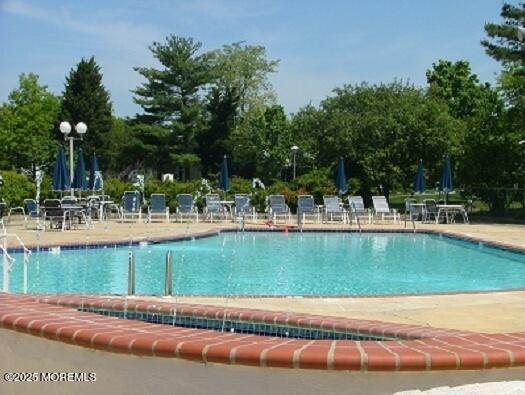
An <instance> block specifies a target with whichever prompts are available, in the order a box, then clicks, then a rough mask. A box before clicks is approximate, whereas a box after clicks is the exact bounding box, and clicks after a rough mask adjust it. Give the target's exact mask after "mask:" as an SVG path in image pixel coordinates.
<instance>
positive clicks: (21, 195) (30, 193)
mask: <svg viewBox="0 0 525 395" xmlns="http://www.w3.org/2000/svg"><path fill="white" fill-rule="evenodd" d="M0 174H1V175H2V177H3V178H4V183H3V185H2V186H0V199H4V200H5V201H6V203H7V204H8V205H9V206H11V207H13V206H22V205H23V203H24V199H31V198H34V197H35V194H36V185H35V183H34V181H33V180H32V179H31V178H30V177H28V176H26V175H24V174H19V173H17V172H15V171H2V172H1V173H0Z"/></svg>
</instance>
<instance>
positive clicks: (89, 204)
mask: <svg viewBox="0 0 525 395" xmlns="http://www.w3.org/2000/svg"><path fill="white" fill-rule="evenodd" d="M100 206H101V204H100V196H97V195H91V196H88V197H87V198H86V215H87V216H88V218H89V219H90V221H93V220H100V219H102V216H103V214H102V213H101V211H102V210H101V207H100Z"/></svg>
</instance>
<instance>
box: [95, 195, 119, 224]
mask: <svg viewBox="0 0 525 395" xmlns="http://www.w3.org/2000/svg"><path fill="white" fill-rule="evenodd" d="M99 198H100V204H101V205H102V209H101V210H100V213H101V214H102V216H103V217H104V218H105V219H109V218H111V214H113V213H116V214H117V216H118V217H119V218H120V215H121V212H120V206H119V205H118V203H115V202H113V200H112V199H111V196H109V195H99Z"/></svg>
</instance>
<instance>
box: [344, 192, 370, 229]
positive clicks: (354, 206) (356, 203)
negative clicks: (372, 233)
mask: <svg viewBox="0 0 525 395" xmlns="http://www.w3.org/2000/svg"><path fill="white" fill-rule="evenodd" d="M348 205H349V206H350V215H349V219H350V223H352V218H354V219H355V220H356V221H357V219H358V218H366V220H367V221H368V223H369V224H371V223H372V215H371V213H370V210H369V209H367V208H365V203H364V201H363V198H362V197H361V196H348Z"/></svg>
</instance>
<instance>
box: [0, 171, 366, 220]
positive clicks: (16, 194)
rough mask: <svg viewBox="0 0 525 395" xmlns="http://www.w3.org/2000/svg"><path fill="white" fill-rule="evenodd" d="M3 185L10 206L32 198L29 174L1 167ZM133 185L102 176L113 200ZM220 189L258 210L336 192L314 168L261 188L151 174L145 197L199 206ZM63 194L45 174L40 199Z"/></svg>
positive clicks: (1, 194)
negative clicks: (280, 199) (189, 199)
mask: <svg viewBox="0 0 525 395" xmlns="http://www.w3.org/2000/svg"><path fill="white" fill-rule="evenodd" d="M0 175H2V176H3V180H4V181H3V185H2V186H0V199H3V200H5V201H6V202H7V203H8V204H9V206H11V207H14V206H20V205H22V204H23V200H24V199H27V198H35V194H36V186H35V182H34V180H33V179H32V177H30V176H27V175H24V174H20V173H17V172H14V171H2V172H0ZM349 183H350V185H351V186H352V185H353V187H351V191H350V192H356V191H357V190H358V183H356V182H355V180H354V181H352V180H350V182H349ZM135 189H137V188H136V186H135V185H134V184H133V183H131V182H127V181H122V180H120V179H118V178H108V179H106V180H104V194H106V195H109V196H110V197H111V198H112V200H114V201H120V198H121V197H122V195H123V193H124V191H128V190H135ZM210 192H214V193H220V194H221V197H222V198H223V199H226V200H230V199H233V197H234V195H235V194H236V193H248V194H250V195H251V196H252V204H253V205H254V206H255V207H256V208H257V210H261V211H263V210H264V208H265V205H266V197H267V196H268V195H269V194H282V195H284V196H285V197H286V200H287V202H288V204H289V205H290V206H291V207H292V208H293V209H294V208H295V207H296V206H297V197H298V196H299V195H303V194H311V195H313V196H314V198H315V200H316V202H318V203H321V202H322V200H323V195H332V194H335V193H336V187H335V184H334V181H333V180H332V176H331V174H330V172H329V171H328V170H324V169H321V170H314V171H312V172H310V173H307V174H304V175H301V176H300V177H297V178H296V179H295V180H293V181H290V182H282V181H278V182H275V183H273V184H272V185H269V186H265V188H264V189H263V188H262V187H261V186H259V185H256V186H254V185H252V180H248V179H244V178H240V177H235V176H234V177H232V178H231V179H230V189H229V190H228V192H227V193H224V192H222V191H219V190H218V185H217V180H211V181H207V180H193V181H188V182H180V181H175V182H161V181H159V180H157V179H154V178H149V179H146V182H145V196H146V198H148V197H149V196H150V195H151V194H152V193H163V194H165V195H166V198H167V200H168V202H169V206H170V209H172V210H173V209H175V207H176V196H177V195H178V194H180V193H190V194H192V195H193V196H194V197H195V198H196V204H197V206H198V207H199V208H202V207H203V205H204V196H205V195H206V194H207V193H210ZM89 194H91V192H90V191H86V192H83V195H89ZM61 195H62V194H60V193H57V192H53V191H52V188H51V178H50V176H48V175H46V176H45V177H44V180H43V182H42V185H41V192H40V198H41V200H44V199H50V198H60V197H61Z"/></svg>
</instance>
